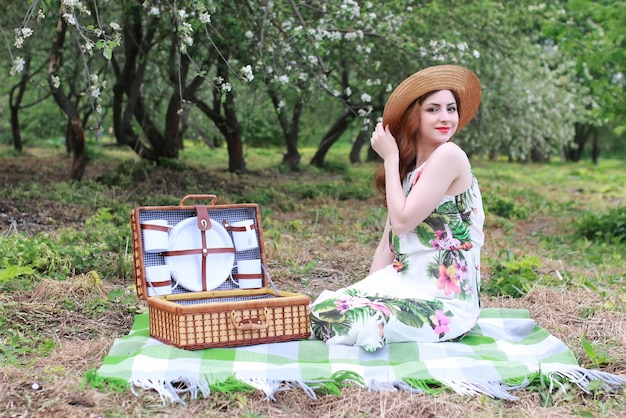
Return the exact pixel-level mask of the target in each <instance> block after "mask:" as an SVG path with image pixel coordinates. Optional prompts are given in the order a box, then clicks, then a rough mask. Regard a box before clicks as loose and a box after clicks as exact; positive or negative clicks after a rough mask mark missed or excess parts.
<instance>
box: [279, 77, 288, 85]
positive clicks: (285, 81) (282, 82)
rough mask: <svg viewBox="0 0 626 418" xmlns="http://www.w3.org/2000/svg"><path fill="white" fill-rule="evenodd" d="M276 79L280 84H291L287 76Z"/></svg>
mask: <svg viewBox="0 0 626 418" xmlns="http://www.w3.org/2000/svg"><path fill="white" fill-rule="evenodd" d="M276 79H277V80H278V82H279V83H280V84H287V83H289V76H286V75H281V76H279V77H277V78H276Z"/></svg>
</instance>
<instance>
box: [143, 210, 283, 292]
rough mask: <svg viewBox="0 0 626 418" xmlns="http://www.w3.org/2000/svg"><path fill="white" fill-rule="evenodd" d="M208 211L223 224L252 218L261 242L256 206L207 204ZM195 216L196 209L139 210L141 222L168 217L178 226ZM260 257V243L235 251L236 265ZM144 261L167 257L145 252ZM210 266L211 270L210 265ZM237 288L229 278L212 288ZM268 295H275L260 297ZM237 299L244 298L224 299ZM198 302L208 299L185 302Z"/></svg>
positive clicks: (152, 262) (156, 262)
mask: <svg viewBox="0 0 626 418" xmlns="http://www.w3.org/2000/svg"><path fill="white" fill-rule="evenodd" d="M207 211H208V213H209V218H211V220H212V221H215V222H219V223H220V224H222V225H223V222H224V221H227V222H228V223H231V224H232V223H234V222H238V221H245V220H246V219H252V220H253V221H254V224H255V228H254V231H255V233H256V238H257V241H258V242H260V239H259V226H258V225H257V219H256V210H255V208H254V207H232V208H212V207H211V206H207ZM195 216H197V215H196V211H195V210H182V209H160V208H155V209H146V210H141V211H139V223H140V224H141V223H143V222H146V221H150V220H155V219H166V220H167V221H168V224H169V225H171V226H176V225H177V224H178V223H179V222H181V221H183V220H185V219H187V218H190V217H195ZM227 231H228V230H227ZM228 235H229V236H230V239H231V241H232V240H233V235H232V232H231V231H228ZM141 239H142V240H143V234H141ZM260 258H261V248H260V245H259V246H257V247H256V248H252V249H249V250H245V251H236V252H235V265H236V263H237V261H238V260H255V259H260ZM143 261H144V266H145V267H150V266H159V265H165V258H164V257H163V256H161V255H159V254H158V253H146V252H144V254H143ZM208 267H209V271H210V266H208ZM262 267H263V270H264V272H265V274H266V277H268V281H270V282H271V279H269V275H268V273H267V270H266V269H265V266H262ZM234 269H236V268H234ZM231 273H232V272H231ZM272 287H274V285H273V284H272ZM236 289H239V287H238V286H237V285H236V284H235V283H234V282H233V281H232V280H231V279H230V278H229V279H226V280H225V281H224V283H222V284H221V285H220V286H218V287H217V288H215V289H212V290H236ZM274 289H275V288H274ZM172 293H173V294H181V293H182V294H184V293H193V292H190V291H188V290H187V289H184V288H182V287H181V286H178V287H177V288H175V289H174V290H173V292H172ZM267 297H273V296H272V295H261V296H259V297H258V298H267ZM237 300H242V299H241V298H225V299H224V301H237ZM211 301H214V302H217V300H215V299H212V300H210V301H209V302H211ZM219 301H220V302H221V301H222V300H221V299H220V300H219ZM198 303H207V301H186V302H185V304H198Z"/></svg>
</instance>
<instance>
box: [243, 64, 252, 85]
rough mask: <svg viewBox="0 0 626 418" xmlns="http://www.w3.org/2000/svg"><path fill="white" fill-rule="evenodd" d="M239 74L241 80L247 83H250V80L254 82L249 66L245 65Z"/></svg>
mask: <svg viewBox="0 0 626 418" xmlns="http://www.w3.org/2000/svg"><path fill="white" fill-rule="evenodd" d="M241 73H242V76H243V79H244V80H246V81H247V82H251V81H252V80H254V74H253V72H252V67H251V66H250V65H246V66H244V67H242V68H241Z"/></svg>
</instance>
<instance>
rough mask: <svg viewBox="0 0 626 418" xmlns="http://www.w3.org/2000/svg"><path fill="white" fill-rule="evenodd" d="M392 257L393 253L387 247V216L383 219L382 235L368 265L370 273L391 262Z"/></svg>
mask: <svg viewBox="0 0 626 418" xmlns="http://www.w3.org/2000/svg"><path fill="white" fill-rule="evenodd" d="M394 257H395V254H394V253H393V252H392V251H391V249H390V248H389V218H387V220H386V221H385V228H384V230H383V235H382V237H381V238H380V242H379V243H378V247H376V251H375V252H374V259H373V260H372V265H371V266H370V274H372V273H374V272H375V271H377V270H380V269H382V268H384V267H386V266H388V265H389V264H391V263H392V262H393V259H394Z"/></svg>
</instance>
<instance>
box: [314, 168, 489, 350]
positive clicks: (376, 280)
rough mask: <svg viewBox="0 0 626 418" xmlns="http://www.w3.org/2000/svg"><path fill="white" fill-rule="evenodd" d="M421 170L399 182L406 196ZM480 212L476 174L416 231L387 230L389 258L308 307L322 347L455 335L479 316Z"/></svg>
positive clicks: (370, 345) (442, 338) (370, 346)
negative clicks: (385, 263)
mask: <svg viewBox="0 0 626 418" xmlns="http://www.w3.org/2000/svg"><path fill="white" fill-rule="evenodd" d="M420 174H421V167H419V168H417V169H415V170H413V171H412V172H411V173H409V174H408V176H407V178H406V179H405V181H404V182H403V188H404V191H405V193H406V194H408V193H409V191H410V190H411V187H412V186H413V185H414V184H415V183H416V182H417V181H418V179H419V176H420ZM483 222H484V212H483V206H482V198H481V194H480V190H479V188H478V183H477V181H476V178H474V177H473V182H472V185H471V186H470V188H469V189H467V190H466V191H465V192H463V193H461V194H459V195H457V196H444V197H443V199H442V200H441V202H440V203H439V205H438V206H437V208H436V209H435V210H434V211H433V212H432V213H431V214H430V215H429V216H428V217H427V218H426V219H425V220H424V222H422V223H421V224H419V225H418V226H417V227H416V228H415V230H413V231H411V232H408V233H406V234H403V235H396V234H394V233H393V231H390V237H389V242H390V247H391V248H390V249H391V250H392V251H393V252H394V253H395V260H394V262H393V263H392V264H390V265H388V266H387V267H385V268H383V269H381V270H379V271H376V272H374V273H372V274H371V275H369V276H368V277H366V278H365V279H363V280H362V281H360V282H358V283H355V284H354V285H351V286H349V287H346V288H343V289H339V290H337V291H329V290H324V291H323V292H322V293H321V294H320V296H319V297H318V298H317V299H316V300H315V302H314V303H313V304H312V305H311V323H312V331H313V334H314V335H315V336H316V337H317V338H319V339H322V340H324V341H325V342H326V343H327V344H347V345H358V346H361V347H362V348H363V349H365V350H366V351H376V350H378V349H380V348H382V347H383V346H384V345H385V344H386V343H391V342H404V341H417V342H435V341H446V340H452V339H458V338H461V337H463V336H464V335H465V334H466V333H467V332H468V331H469V330H471V329H472V328H473V327H474V325H475V324H476V321H477V319H478V314H479V303H478V296H479V289H480V247H481V246H482V244H483V241H484V235H483Z"/></svg>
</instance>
